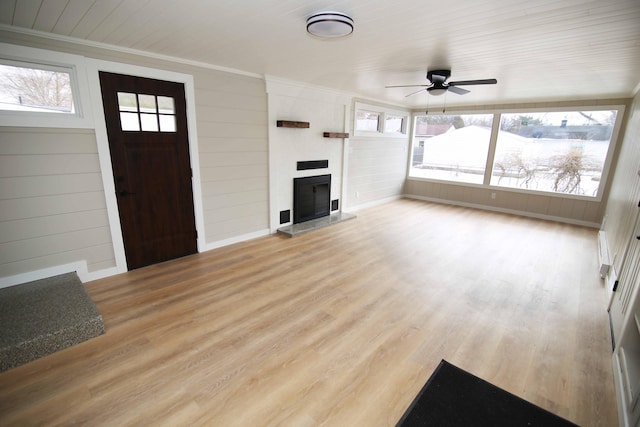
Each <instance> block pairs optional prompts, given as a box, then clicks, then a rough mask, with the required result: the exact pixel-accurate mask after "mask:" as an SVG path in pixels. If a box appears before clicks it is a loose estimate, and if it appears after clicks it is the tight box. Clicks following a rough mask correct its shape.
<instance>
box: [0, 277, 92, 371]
mask: <svg viewBox="0 0 640 427" xmlns="http://www.w3.org/2000/svg"><path fill="white" fill-rule="evenodd" d="M103 333H104V323H103V321H102V315H100V312H98V309H97V307H96V306H95V304H94V303H93V301H92V300H91V298H90V297H89V295H88V294H87V292H86V291H85V289H84V285H83V284H82V282H81V281H80V279H79V278H78V275H77V274H76V273H68V274H62V275H59V276H54V277H50V278H48V279H42V280H36V281H33V282H29V283H24V284H22V285H16V286H10V287H8V288H3V289H0V372H2V371H5V370H7V369H11V368H15V367H17V366H19V365H22V364H24V363H27V362H30V361H32V360H35V359H37V358H40V357H43V356H46V355H48V354H51V353H53V352H56V351H59V350H62V349H65V348H67V347H70V346H72V345H75V344H79V343H81V342H83V341H86V340H88V339H90V338H93V337H96V336H98V335H101V334H103Z"/></svg>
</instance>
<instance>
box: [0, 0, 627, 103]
mask: <svg viewBox="0 0 640 427" xmlns="http://www.w3.org/2000/svg"><path fill="white" fill-rule="evenodd" d="M336 9H338V10H339V11H341V12H344V13H347V14H349V15H350V16H351V17H353V19H354V21H355V31H354V33H353V34H352V35H350V36H348V37H346V38H343V39H338V40H329V41H324V40H319V39H317V38H314V37H312V36H310V35H308V34H307V33H306V31H305V21H306V18H307V17H308V16H309V15H311V14H312V13H313V12H317V11H319V10H336ZM0 25H2V26H1V27H0V29H5V30H6V29H10V28H13V29H16V28H20V29H27V30H29V31H32V30H33V31H37V32H42V33H50V34H53V35H55V36H63V37H71V38H74V39H79V40H86V41H90V42H93V43H102V44H106V45H111V46H116V47H119V48H126V49H134V50H139V51H144V52H150V53H153V54H156V55H166V56H170V57H175V58H181V59H184V60H189V61H196V62H200V63H204V64H210V65H212V66H217V67H226V68H231V69H234V70H240V71H242V72H247V73H252V74H258V75H273V76H277V77H281V78H287V79H293V80H297V81H301V82H307V83H311V84H314V85H320V86H327V87H331V88H336V89H340V90H345V91H349V92H353V93H356V94H359V95H361V96H365V97H369V98H372V99H377V100H385V101H388V102H392V103H396V104H402V105H406V106H408V107H420V106H423V105H424V104H426V95H423V94H421V95H416V96H413V97H409V98H406V97H405V95H407V94H408V93H411V92H414V91H415V90H411V89H412V88H410V89H385V88H384V86H385V85H397V84H422V83H426V79H425V75H426V71H427V70H429V69H437V68H451V69H452V78H451V79H452V80H469V79H480V78H496V79H498V85H497V86H476V87H471V88H469V89H471V90H472V92H471V93H469V94H467V95H464V96H459V95H455V94H451V93H449V94H447V100H446V102H447V104H448V105H478V104H499V103H512V102H523V101H524V102H542V101H551V100H579V99H601V98H610V97H630V96H631V95H632V94H633V93H634V91H635V90H636V89H637V88H638V85H639V84H640V1H638V0H608V1H606V2H603V1H585V0H563V1H557V0H537V1H533V2H532V1H530V0H484V1H473V2H471V1H468V0H449V1H447V2H435V1H432V0H396V1H393V2H390V1H388V0H367V1H355V0H351V1H344V2H331V1H317V0H313V1H306V2H300V1H298V0H258V1H251V2H248V1H247V2H245V1H231V0H227V1H215V2H212V1H205V0H198V1H196V0H194V1H190V2H186V3H185V2H177V1H174V0H146V1H142V0H140V1H126V0H100V1H85V0H3V1H2V2H0ZM0 41H1V39H0ZM0 55H1V53H0Z"/></svg>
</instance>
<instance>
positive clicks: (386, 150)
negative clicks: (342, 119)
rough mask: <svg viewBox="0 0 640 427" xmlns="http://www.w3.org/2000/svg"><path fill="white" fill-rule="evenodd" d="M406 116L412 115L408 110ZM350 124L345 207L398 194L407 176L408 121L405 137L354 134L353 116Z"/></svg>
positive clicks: (368, 203) (365, 203)
mask: <svg viewBox="0 0 640 427" xmlns="http://www.w3.org/2000/svg"><path fill="white" fill-rule="evenodd" d="M369 104H371V103H370V102H369ZM371 105H375V104H371ZM378 105H379V107H380V111H383V110H385V109H387V110H388V109H391V110H394V111H397V110H398V107H396V106H385V105H384V104H378ZM355 113H356V112H355V103H353V104H352V111H351V117H352V118H353V117H355ZM407 115H408V116H410V115H411V114H410V113H409V112H407ZM409 120H411V119H410V118H409ZM349 125H350V129H351V130H350V132H351V138H350V140H349V153H348V156H349V162H348V168H347V177H346V179H347V204H346V207H347V209H349V208H352V209H353V208H356V209H357V208H358V207H359V206H367V205H370V204H375V203H378V202H380V201H384V200H387V199H393V198H398V197H401V196H402V192H403V188H404V184H405V179H406V176H407V161H408V153H409V146H410V143H409V140H410V139H409V135H411V125H410V124H408V126H407V136H406V137H404V138H397V137H385V136H375V137H367V136H357V135H356V132H355V129H354V127H355V120H353V119H352V120H351V123H350V124H349Z"/></svg>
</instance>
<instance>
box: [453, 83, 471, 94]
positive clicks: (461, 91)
mask: <svg viewBox="0 0 640 427" xmlns="http://www.w3.org/2000/svg"><path fill="white" fill-rule="evenodd" d="M447 89H448V90H449V92H453V93H457V94H458V95H464V94H466V93H469V92H470V91H468V90H466V89H462V88H461V87H455V86H451V85H449V87H448V88H447Z"/></svg>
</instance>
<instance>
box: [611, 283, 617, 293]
mask: <svg viewBox="0 0 640 427" xmlns="http://www.w3.org/2000/svg"><path fill="white" fill-rule="evenodd" d="M617 290H618V281H617V280H616V281H615V282H613V288H612V289H611V291H612V292H615V291H617Z"/></svg>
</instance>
